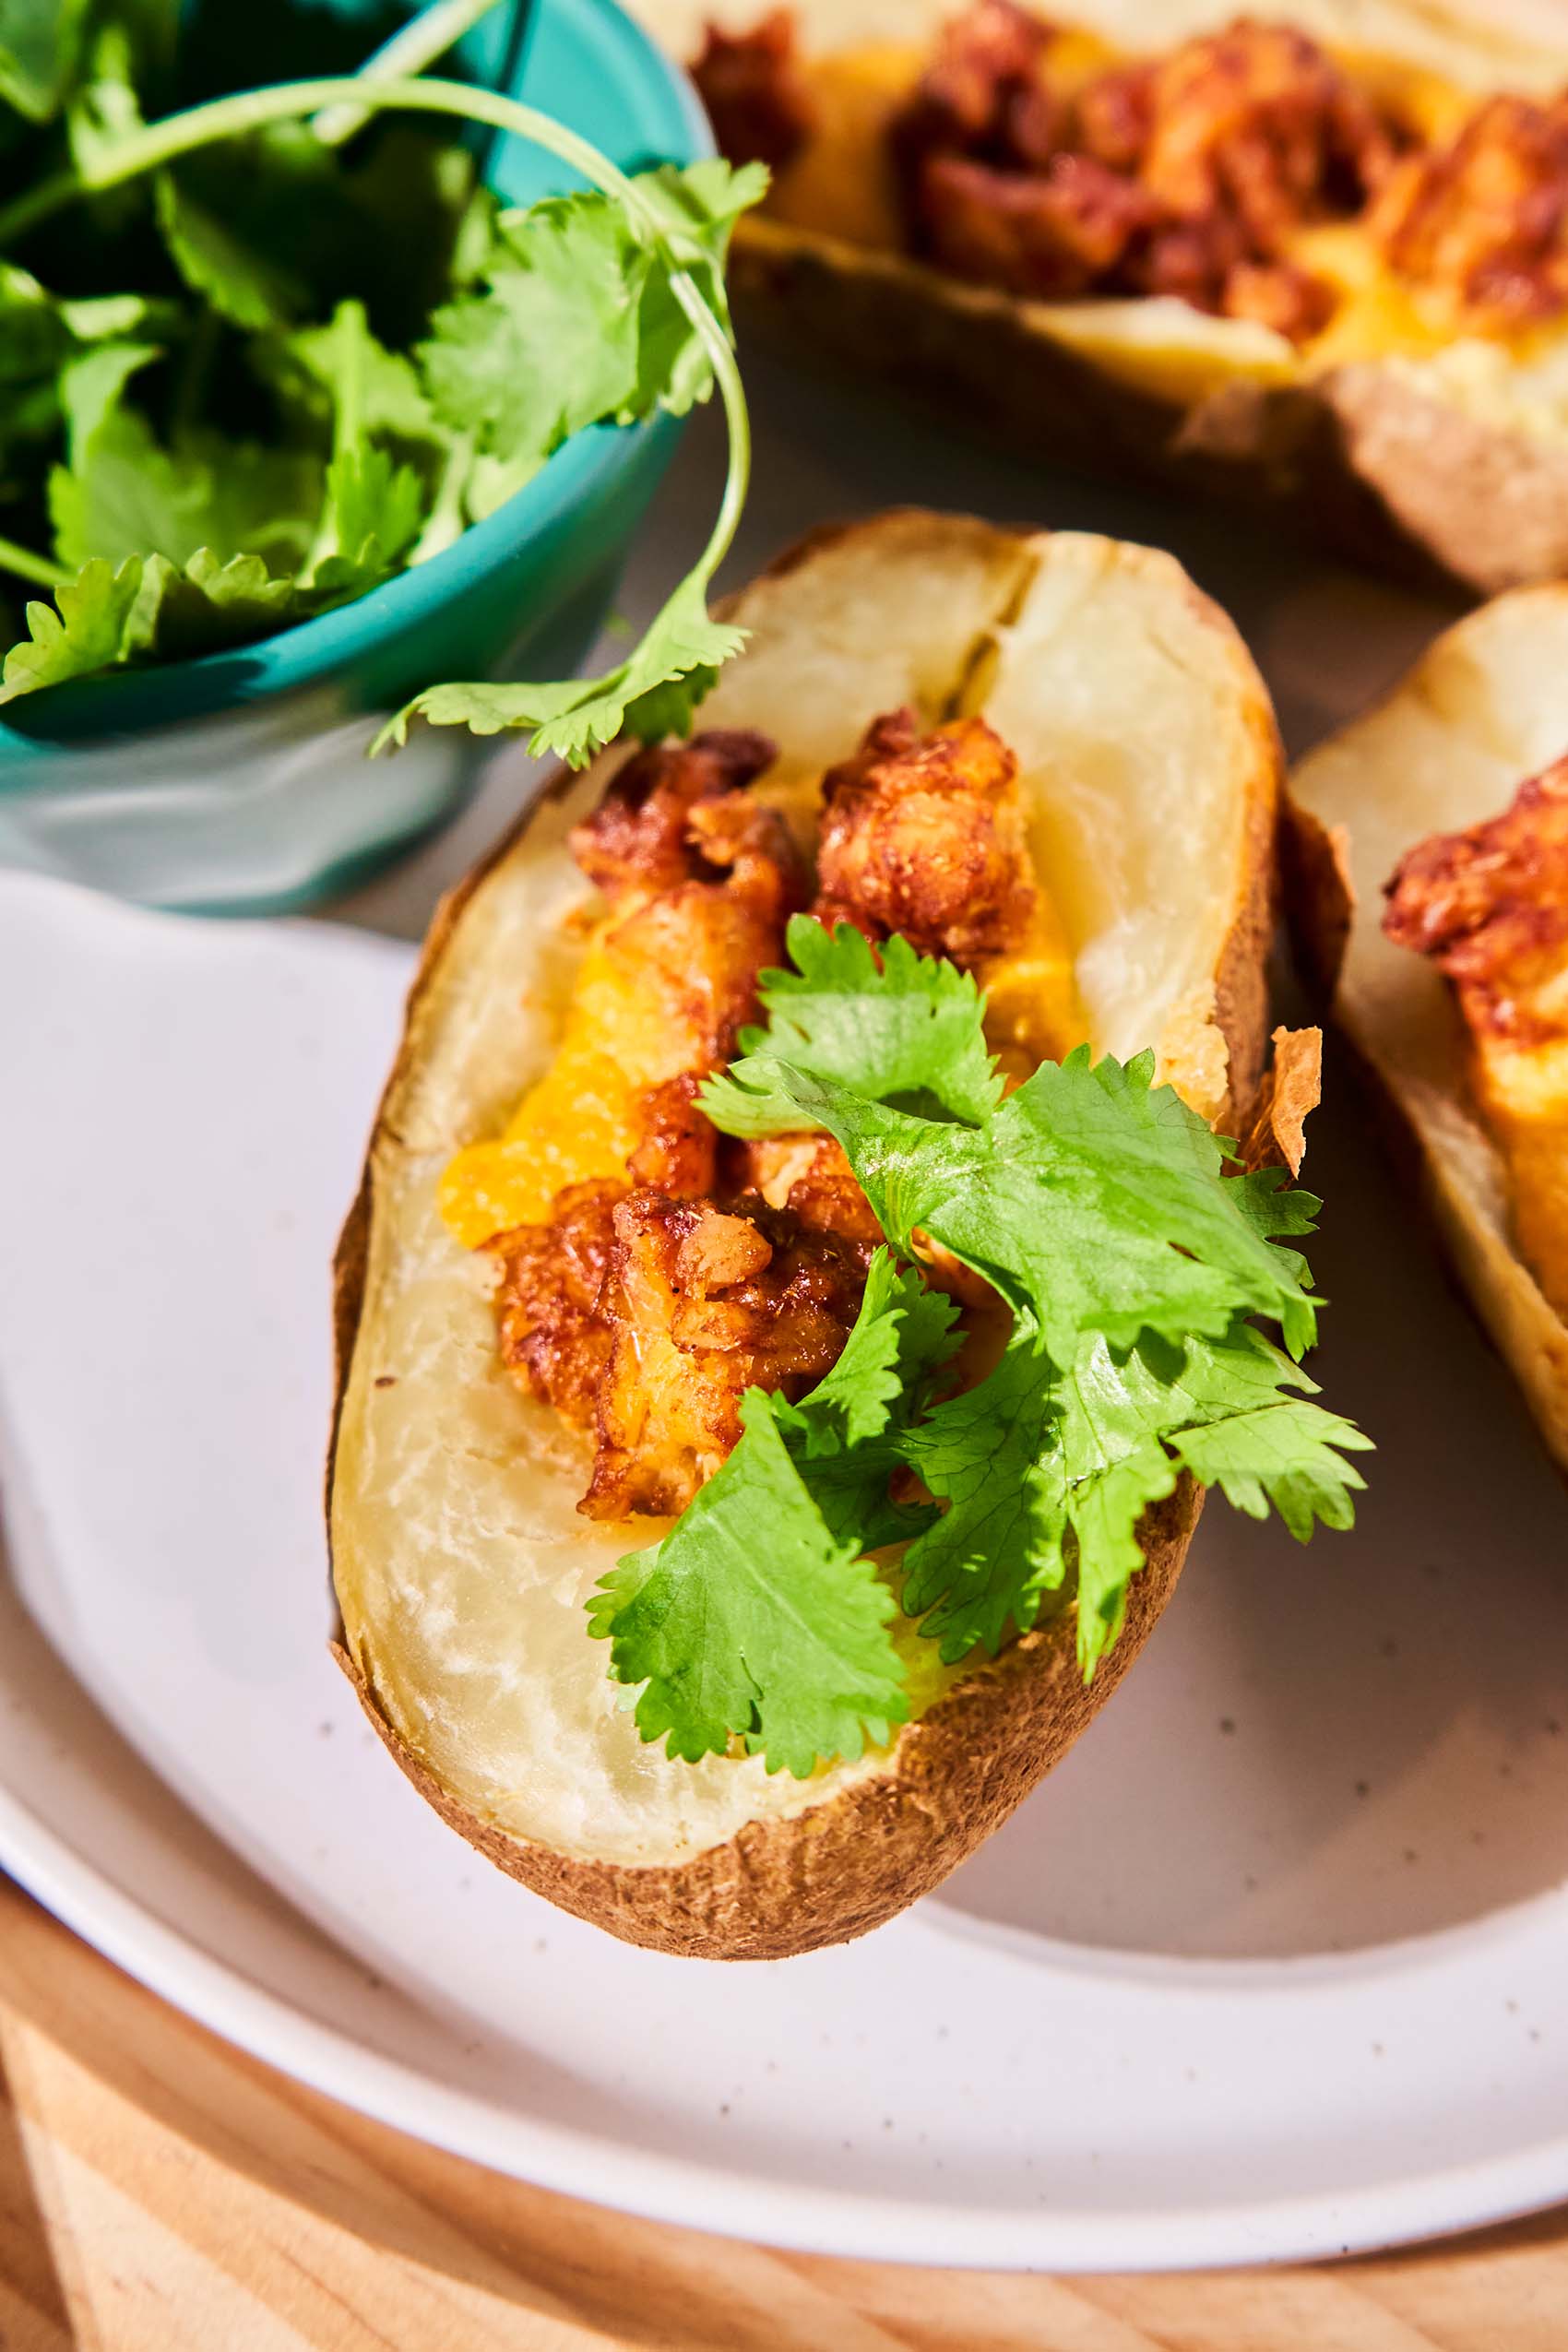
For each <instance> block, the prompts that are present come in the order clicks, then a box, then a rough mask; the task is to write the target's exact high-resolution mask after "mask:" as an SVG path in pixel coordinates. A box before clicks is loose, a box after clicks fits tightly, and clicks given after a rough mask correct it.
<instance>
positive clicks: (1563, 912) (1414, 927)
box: [1384, 757, 1568, 1318]
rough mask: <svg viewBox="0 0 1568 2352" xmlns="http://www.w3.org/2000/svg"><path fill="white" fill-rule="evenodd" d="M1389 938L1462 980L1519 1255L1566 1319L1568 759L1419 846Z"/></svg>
mask: <svg viewBox="0 0 1568 2352" xmlns="http://www.w3.org/2000/svg"><path fill="white" fill-rule="evenodd" d="M1384 932H1386V933H1387V935H1388V937H1389V938H1390V939H1391V940H1393V941H1394V942H1395V944H1396V945H1397V946H1401V947H1410V948H1414V949H1415V950H1416V951H1417V952H1418V953H1419V954H1420V955H1423V956H1430V957H1431V960H1432V962H1433V963H1434V964H1435V965H1436V966H1437V967H1438V968H1439V970H1441V971H1443V972H1446V973H1447V975H1448V977H1449V978H1450V979H1451V980H1453V982H1454V985H1455V993H1456V995H1457V997H1458V1002H1459V1008H1460V1011H1461V1013H1462V1014H1463V1016H1464V1019H1465V1023H1466V1027H1467V1032H1468V1037H1469V1042H1470V1050H1471V1066H1472V1072H1473V1076H1474V1083H1475V1088H1476V1093H1477V1097H1478V1099H1479V1103H1480V1106H1481V1109H1482V1111H1483V1112H1484V1113H1485V1115H1486V1118H1487V1120H1488V1123H1489V1124H1490V1126H1491V1129H1492V1132H1493V1134H1495V1136H1496V1137H1497V1140H1498V1142H1499V1143H1500V1144H1501V1146H1503V1152H1504V1154H1505V1157H1506V1158H1507V1159H1508V1162H1509V1169H1510V1174H1511V1176H1512V1179H1513V1186H1514V1218H1515V1229H1516V1231H1517V1234H1518V1239H1519V1245H1520V1248H1521V1249H1522V1251H1523V1252H1524V1254H1525V1256H1526V1258H1527V1259H1528V1261H1529V1262H1530V1264H1531V1265H1532V1266H1533V1267H1534V1269H1535V1271H1536V1274H1537V1276H1538V1279H1539V1281H1540V1284H1541V1288H1542V1289H1544V1290H1545V1292H1546V1294H1547V1296H1548V1298H1549V1299H1550V1301H1551V1302H1552V1304H1553V1306H1555V1307H1556V1309H1557V1311H1558V1313H1560V1314H1562V1315H1563V1316H1564V1317H1565V1318H1568V757H1564V758H1562V759H1560V760H1559V761H1557V763H1556V764H1555V766H1551V767H1549V768H1547V769H1546V770H1545V772H1544V773H1543V774H1542V775H1540V776H1537V777H1533V778H1531V779H1530V780H1529V782H1527V783H1526V784H1522V785H1521V786H1520V788H1519V790H1518V791H1517V792H1516V793H1515V797H1514V800H1513V801H1512V802H1511V803H1510V805H1509V806H1508V807H1507V808H1506V809H1505V810H1504V811H1503V814H1502V815H1501V816H1496V817H1492V818H1490V819H1489V820H1488V821H1487V822H1486V823H1485V824H1482V825H1476V826H1470V827H1469V828H1468V830H1467V831H1466V832H1463V833H1443V834H1438V835H1436V836H1434V837H1433V838H1432V839H1431V840H1430V841H1423V842H1421V843H1420V846H1419V847H1418V848H1416V849H1412V850H1411V851H1410V853H1409V855H1408V857H1406V858H1405V859H1404V861H1402V863H1401V864H1400V866H1399V869H1398V871H1397V872H1396V874H1395V875H1394V877H1393V880H1392V881H1391V882H1390V883H1389V885H1388V906H1387V909H1386V911H1385V913H1384Z"/></svg>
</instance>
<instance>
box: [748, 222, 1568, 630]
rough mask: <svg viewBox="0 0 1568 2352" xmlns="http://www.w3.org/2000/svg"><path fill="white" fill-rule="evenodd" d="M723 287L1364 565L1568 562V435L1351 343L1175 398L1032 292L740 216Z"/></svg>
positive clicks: (1081, 453)
mask: <svg viewBox="0 0 1568 2352" xmlns="http://www.w3.org/2000/svg"><path fill="white" fill-rule="evenodd" d="M729 282H730V291H731V299H732V301H733V303H734V306H735V310H736V314H737V316H738V317H739V319H740V321H741V323H742V331H743V332H751V333H753V334H754V335H755V336H756V338H757V339H758V340H759V341H762V342H766V344H768V345H769V346H771V347H773V348H775V349H778V350H784V351H787V352H788V353H789V354H790V356H791V357H794V358H798V357H799V354H800V353H801V351H802V350H805V349H811V348H814V349H815V350H817V351H818V352H819V353H820V354H821V355H822V356H823V357H824V358H825V359H826V360H828V361H830V362H836V363H837V364H838V365H839V366H842V367H845V368H848V369H849V370H850V371H851V372H852V373H853V374H857V375H865V376H870V377H873V378H874V379H876V380H879V381H881V382H883V383H885V384H889V385H892V386H896V387H897V389H898V390H899V391H901V392H903V393H905V394H906V395H909V396H911V397H912V398H914V399H915V401H916V402H917V403H918V404H919V405H920V406H921V407H922V408H923V409H925V410H927V412H928V413H934V414H936V415H939V416H940V417H941V418H942V419H943V421H944V422H946V423H948V424H951V423H952V422H954V421H955V420H956V419H960V420H962V421H963V422H965V424H966V425H967V426H968V427H970V428H972V429H974V430H975V431H977V432H978V433H980V434H982V435H985V436H989V437H992V438H994V439H996V440H998V441H1001V442H1003V443H1004V445H1007V446H1009V447H1011V448H1013V449H1014V450H1016V451H1017V452H1018V453H1019V454H1021V455H1023V456H1024V457H1033V458H1035V459H1038V460H1041V461H1050V462H1052V463H1057V462H1067V463H1070V464H1072V465H1075V466H1078V467H1082V468H1083V469H1085V470H1086V471H1088V472H1092V473H1099V474H1111V475H1112V476H1114V477H1120V478H1122V479H1124V480H1128V481H1137V482H1146V483H1151V484H1154V485H1157V486H1158V487H1162V488H1166V489H1171V488H1174V489H1177V490H1180V491H1182V492H1185V493H1188V494H1190V495H1193V496H1195V497H1197V498H1200V499H1204V498H1209V499H1220V500H1224V501H1226V502H1228V503H1230V504H1235V505H1243V506H1246V507H1248V508H1249V509H1250V510H1252V511H1253V512H1254V513H1258V514H1260V515H1262V514H1267V515H1270V516H1274V517H1278V518H1280V519H1282V520H1284V521H1286V522H1287V523H1289V526H1290V527H1291V528H1292V529H1296V530H1297V531H1299V532H1301V534H1302V535H1303V536H1304V537H1306V538H1308V539H1311V540H1315V541H1317V542H1318V543H1320V544H1322V545H1324V546H1326V547H1328V548H1330V549H1332V550H1334V551H1335V552H1337V553H1339V554H1342V555H1346V556H1348V557H1349V558H1350V559H1351V560H1352V561H1353V562H1355V563H1358V564H1364V565H1366V566H1368V567H1369V568H1371V569H1373V570H1377V571H1382V572H1385V573H1389V574H1392V575H1393V576H1395V577H1396V578H1399V579H1403V580H1406V581H1409V582H1412V583H1414V584H1415V585H1417V586H1420V587H1424V588H1446V589H1447V590H1448V591H1449V592H1450V593H1452V591H1453V590H1454V589H1455V588H1459V589H1461V590H1463V591H1467V592H1468V593H1469V594H1471V595H1475V596H1491V595H1494V594H1496V593H1497V591H1498V590H1499V589H1502V588H1514V587H1517V586H1519V585H1521V584H1522V583H1524V582H1527V581H1532V580H1541V579H1550V578H1555V577H1557V576H1561V575H1562V574H1563V573H1565V572H1568V447H1565V448H1562V449H1557V448H1553V447H1551V446H1550V445H1547V444H1545V443H1543V442H1539V441H1537V440H1534V439H1532V438H1530V437H1529V436H1527V435H1526V434H1523V433H1520V432H1517V431H1515V430H1513V429H1511V428H1508V427H1506V426H1503V425H1501V424H1492V423H1490V422H1487V421H1486V420H1485V419H1483V418H1479V417H1476V416H1472V415H1470V414H1468V413H1467V412H1466V411H1465V410H1461V409H1459V408H1457V407H1455V406H1453V405H1450V404H1448V403H1445V402H1442V401H1439V400H1437V399H1434V398H1429V397H1427V396H1426V395H1424V394H1423V393H1422V392H1421V391H1420V390H1419V389H1418V388H1417V387H1416V386H1413V385H1412V384H1410V383H1409V382H1408V381H1407V380H1406V379H1405V378H1404V377H1402V376H1401V375H1400V374H1399V373H1398V372H1397V371H1396V370H1394V369H1391V368H1389V367H1387V366H1384V365H1380V364H1379V363H1377V362H1375V361H1365V362H1357V363H1355V364H1353V365H1344V366H1340V367H1336V368H1334V369H1331V370H1329V371H1327V372H1325V373H1324V374H1323V375H1321V376H1319V377H1317V378H1315V379H1313V380H1312V381H1301V382H1299V383H1290V384H1284V385H1272V386H1265V385H1259V384H1255V383H1251V382H1248V381H1246V380H1244V379H1241V378H1238V379H1237V380H1235V381H1234V382H1232V383H1229V384H1228V385H1226V386H1223V387H1222V388H1220V389H1219V390H1217V391H1215V392H1212V393H1210V394H1209V395H1208V396H1207V397H1206V398H1204V399H1202V400H1201V401H1199V402H1198V403H1197V404H1196V405H1195V406H1194V407H1190V408H1182V407H1181V406H1179V405H1177V404H1176V403H1175V402H1174V401H1172V400H1170V399H1169V398H1165V397H1164V396H1162V395H1161V394H1159V393H1158V392H1156V391H1152V390H1145V389H1140V388H1139V387H1138V386H1135V385H1134V384H1133V383H1131V382H1128V381H1125V380H1123V377H1121V376H1120V375H1118V374H1112V373H1111V372H1109V371H1108V370H1106V369H1104V368H1102V367H1099V366H1098V365H1097V364H1096V363H1095V362H1094V361H1093V360H1092V359H1090V358H1088V357H1087V356H1085V355H1083V354H1080V353H1078V352H1075V351H1073V350H1068V349H1067V348H1066V347H1065V346H1064V345H1063V344H1062V343H1061V342H1059V341H1057V340H1056V339H1055V338H1054V337H1053V336H1051V334H1050V333H1048V332H1047V331H1046V329H1045V328H1044V327H1042V326H1041V325H1039V324H1038V323H1037V322H1036V320H1035V319H1034V318H1033V317H1032V315H1031V305H1030V304H1029V303H1026V302H1020V301H1017V300H1016V299H1015V298H1013V297H1011V296H1009V295H1006V294H1002V293H998V292H995V291H992V290H989V289H986V288H980V287H970V286H965V285H960V284H957V283H956V282H955V281H953V280H951V279H946V278H944V277H943V276H942V275H941V274H940V273H939V272H937V271H935V270H932V269H930V268H927V267H923V266H922V265H921V264H919V263H916V262H912V261H909V260H907V259H905V258H904V257H903V256H902V255H897V254H880V253H872V252H868V251H864V250H861V249H860V248H857V247H855V246H853V245H849V244H844V243H842V242H841V241H839V240H837V239H835V238H831V237H825V236H820V235H814V234H810V233H807V232H802V231H800V230H796V229H791V228H788V227H786V226H784V225H782V224H780V223H778V222H777V221H771V220H766V219H763V220H753V219H743V220H741V221H740V222H739V223H738V224H737V227H736V232H735V236H734V240H733V244H732V246H731V265H730V281H729Z"/></svg>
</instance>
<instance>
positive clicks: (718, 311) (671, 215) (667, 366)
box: [621, 156, 768, 416]
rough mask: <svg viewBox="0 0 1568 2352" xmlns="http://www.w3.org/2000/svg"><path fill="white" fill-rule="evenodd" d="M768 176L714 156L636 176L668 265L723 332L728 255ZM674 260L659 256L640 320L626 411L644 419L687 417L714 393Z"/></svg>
mask: <svg viewBox="0 0 1568 2352" xmlns="http://www.w3.org/2000/svg"><path fill="white" fill-rule="evenodd" d="M767 184H768V174H767V171H766V166H765V165H763V164H761V163H747V164H742V166H741V167H740V168H739V169H737V168H736V167H735V166H734V165H733V164H731V163H729V162H727V161H726V160H724V158H723V157H722V156H710V157H708V158H707V159H706V160H704V161H702V162H700V163H691V164H688V165H687V166H686V168H685V170H684V171H681V172H678V171H676V170H675V169H674V167H673V166H672V165H671V164H668V163H666V164H662V165H660V166H659V169H658V170H657V171H654V172H639V173H638V175H637V178H636V188H637V192H638V194H639V196H641V197H642V199H643V202H644V204H645V205H646V206H647V208H649V210H651V212H652V213H653V215H654V217H655V219H656V220H657V221H658V222H659V227H660V229H661V231H662V232H663V237H664V243H665V250H666V253H667V254H668V255H669V261H673V262H676V263H678V264H679V265H680V266H681V267H683V269H685V270H686V272H687V273H688V275H689V276H690V277H691V279H692V280H693V282H694V284H695V286H696V288H697V291H698V292H699V293H700V294H701V295H702V296H703V299H704V300H705V301H706V302H707V305H708V307H709V309H710V310H712V311H713V313H714V315H716V316H717V317H718V318H719V321H720V322H721V324H722V325H723V326H724V327H725V328H726V329H728V327H729V324H730V311H729V305H728V303H727V301H726V298H725V292H724V256H725V254H726V252H727V251H728V248H729V244H730V234H731V230H732V229H733V228H734V225H735V222H736V220H737V219H738V218H739V217H740V215H741V214H742V212H744V211H746V210H748V209H749V208H750V207H751V206H752V205H754V204H760V203H761V201H762V199H763V197H764V196H766V193H767ZM669 261H667V260H666V259H665V257H664V255H658V256H656V257H655V259H654V261H653V263H652V266H651V267H650V268H649V270H648V273H647V280H646V282H645V284H644V287H643V293H642V300H641V303H640V304H639V308H638V316H637V374H636V387H635V389H634V391H633V394H632V397H631V399H630V402H629V403H627V404H624V407H623V410H621V413H622V414H623V415H629V416H647V415H648V414H650V413H651V411H652V410H653V409H654V408H655V407H656V406H657V407H659V408H662V409H666V410H669V412H670V414H671V416H684V415H685V414H686V412H687V410H690V409H691V408H692V407H693V406H694V405H695V403H696V402H697V401H699V400H706V399H707V396H708V394H709V392H710V391H711V390H712V388H713V368H712V363H711V362H710V361H709V359H708V356H707V351H706V350H704V348H703V344H702V341H701V339H700V337H699V336H698V335H697V333H696V331H695V328H694V327H693V326H692V322H691V320H690V319H689V318H688V317H687V316H686V314H685V312H684V311H683V309H682V308H681V305H680V303H678V302H677V301H676V299H675V296H674V292H673V291H672V290H671V284H670V267H669Z"/></svg>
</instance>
